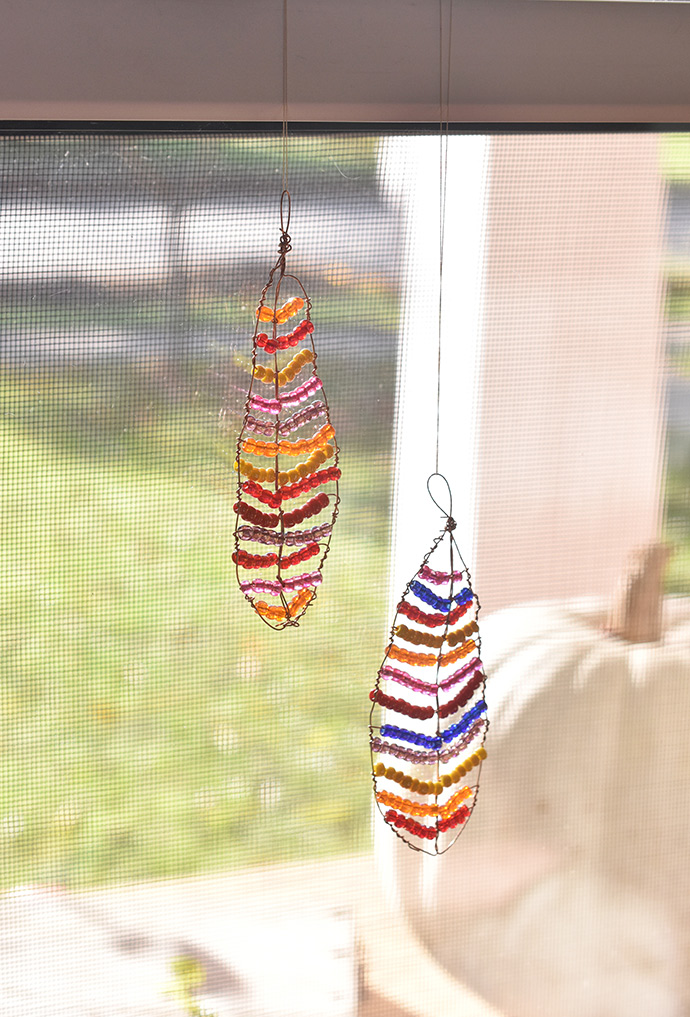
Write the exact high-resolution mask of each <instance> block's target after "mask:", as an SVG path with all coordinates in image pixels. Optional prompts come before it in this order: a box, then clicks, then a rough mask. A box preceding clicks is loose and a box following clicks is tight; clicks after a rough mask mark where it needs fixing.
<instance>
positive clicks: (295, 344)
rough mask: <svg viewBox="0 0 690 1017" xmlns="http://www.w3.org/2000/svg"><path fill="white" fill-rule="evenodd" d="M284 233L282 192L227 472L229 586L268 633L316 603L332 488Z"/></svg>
mask: <svg viewBox="0 0 690 1017" xmlns="http://www.w3.org/2000/svg"><path fill="white" fill-rule="evenodd" d="M289 225H290V193H289V191H287V190H285V191H283V194H282V196H281V202H280V227H281V237H280V244H279V247H278V251H279V254H278V260H277V261H276V263H275V265H274V266H273V268H272V269H271V271H270V273H269V276H268V282H267V283H266V285H265V286H264V288H263V290H262V292H261V298H260V300H259V306H258V307H257V309H256V325H255V328H254V335H253V337H252V371H251V381H250V384H249V391H248V392H247V400H246V403H245V412H244V420H243V423H242V429H241V431H240V434H239V437H238V439H237V459H236V463H235V465H236V468H237V471H238V487H237V502H236V503H235V512H236V513H237V520H236V523H235V552H234V554H233V556H232V557H233V561H234V562H235V569H236V572H237V581H238V583H239V585H240V589H241V590H242V592H243V593H244V595H245V597H246V598H247V600H248V601H249V603H250V604H251V605H252V607H253V608H254V610H255V611H256V613H257V614H258V615H259V617H260V618H262V619H263V621H264V622H266V624H267V625H269V626H270V627H271V628H274V629H283V628H286V627H287V626H295V625H297V624H298V623H299V620H300V619H301V617H302V616H303V615H304V612H305V611H306V610H307V608H308V607H309V605H310V604H311V603H313V601H314V599H315V597H316V589H317V587H318V586H319V585H320V583H321V579H322V577H321V570H322V568H323V564H324V561H325V559H326V555H327V554H328V549H329V546H330V540H331V533H332V531H333V525H334V523H335V520H336V517H337V515H338V503H339V499H338V480H339V479H340V470H339V468H338V446H337V444H336V441H335V431H334V430H333V426H332V424H331V421H330V415H329V409H328V402H327V400H326V397H325V394H324V391H323V386H322V384H321V379H320V378H319V376H318V374H317V371H316V350H315V348H314V341H313V332H314V326H313V324H312V321H311V301H310V300H309V297H308V295H307V292H306V290H305V288H304V286H303V285H302V283H301V282H300V280H299V279H298V278H297V276H296V275H291V274H289V273H288V272H287V271H286V258H287V254H288V252H289V251H290V249H291V243H290V235H289V233H288V229H289ZM286 297H287V299H285V298H286ZM260 506H261V507H260ZM311 521H313V522H314V525H311V526H310V525H309V522H311ZM305 524H306V525H305ZM265 597H268V598H269V599H268V600H266V599H264V598H265Z"/></svg>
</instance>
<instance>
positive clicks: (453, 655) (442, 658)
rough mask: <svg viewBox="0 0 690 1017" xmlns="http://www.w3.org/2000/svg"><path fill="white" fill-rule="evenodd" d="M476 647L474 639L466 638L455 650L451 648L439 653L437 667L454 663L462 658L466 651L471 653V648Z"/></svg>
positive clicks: (474, 648)
mask: <svg viewBox="0 0 690 1017" xmlns="http://www.w3.org/2000/svg"><path fill="white" fill-rule="evenodd" d="M476 649H477V644H476V643H475V641H474V639H470V640H468V641H467V642H466V643H463V644H462V646H459V647H458V648H457V650H451V651H450V653H441V654H439V658H438V663H439V667H447V666H448V665H449V664H455V662H456V661H458V660H462V658H463V657H466V656H467V654H468V653H472V651H473V650H476Z"/></svg>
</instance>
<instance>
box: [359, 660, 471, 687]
mask: <svg viewBox="0 0 690 1017" xmlns="http://www.w3.org/2000/svg"><path fill="white" fill-rule="evenodd" d="M481 666H482V662H481V660H480V659H479V657H475V659H474V660H471V661H470V663H469V664H465V665H464V666H463V667H461V668H460V670H459V671H454V672H453V674H451V675H449V676H448V678H444V679H443V681H442V682H439V683H438V684H437V683H436V682H423V681H422V680H421V678H413V677H412V675H411V674H408V673H407V671H400V670H398V668H396V667H387V666H386V667H382V668H381V669H380V671H379V675H380V676H381V678H387V679H389V680H390V681H394V682H398V684H399V685H406V686H407V688H408V689H414V691H415V692H421V693H423V694H424V695H427V696H435V695H436V693H437V692H438V691H439V690H440V689H449V688H452V687H453V685H457V684H458V682H461V681H463V680H464V679H465V678H466V677H467V675H468V674H471V673H472V672H473V671H477V670H479V668H481ZM482 677H483V676H482Z"/></svg>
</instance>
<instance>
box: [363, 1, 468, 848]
mask: <svg viewBox="0 0 690 1017" xmlns="http://www.w3.org/2000/svg"><path fill="white" fill-rule="evenodd" d="M443 3H444V0H439V27H440V34H439V71H440V87H439V114H440V118H439V119H440V123H439V137H440V143H441V148H440V203H439V218H440V222H439V226H440V230H439V241H440V245H439V246H440V251H439V255H440V262H439V263H440V271H439V313H438V362H437V388H436V466H435V471H434V473H432V475H431V477H429V480H428V481H427V490H428V492H429V495H430V497H431V499H432V501H433V502H434V504H435V505H436V507H437V508H439V509H440V510H441V512H443V515H444V516H445V517H446V523H445V526H444V528H443V530H442V531H441V533H440V534H439V535H438V537H436V539H435V540H434V542H433V544H432V545H431V547H430V549H429V551H428V552H427V554H426V555H425V556H424V559H423V561H422V564H421V565H420V567H419V569H418V570H417V572H416V573H415V575H414V577H413V578H412V579H411V580H410V582H409V583H408V584H407V586H406V587H405V589H404V591H403V594H402V597H401V599H400V602H399V603H398V606H397V610H396V614H395V618H394V620H393V625H392V628H391V636H390V643H389V645H388V647H387V649H386V652H385V656H384V658H383V662H382V664H381V667H380V668H379V672H378V675H377V678H376V683H375V685H374V688H373V689H372V691H371V693H370V694H369V697H370V699H371V700H372V707H371V713H370V718H369V738H370V747H371V767H372V779H373V783H374V798H375V801H376V805H377V807H378V809H379V811H380V812H381V814H382V815H383V818H384V819H385V821H386V823H388V825H389V826H391V827H392V828H393V830H394V831H395V833H396V834H397V835H398V836H399V837H400V838H401V839H402V840H404V841H405V843H406V844H408V845H409V846H410V847H412V848H414V849H415V850H417V851H423V852H424V853H425V854H431V855H440V854H443V852H444V851H447V850H448V848H449V847H451V846H452V845H453V844H454V843H455V841H456V840H457V838H458V836H459V835H460V833H461V832H462V830H463V829H464V826H465V824H466V823H467V820H468V819H469V817H470V816H471V814H472V811H473V809H474V806H475V803H476V800H477V792H478V788H479V774H480V772H481V766H482V761H483V760H484V758H485V757H486V751H485V749H484V738H485V736H486V731H487V728H488V720H487V716H486V701H485V698H484V682H485V675H484V672H483V668H482V662H481V658H480V640H479V626H478V624H477V615H478V612H479V601H478V600H477V597H476V596H475V594H474V592H473V590H472V584H471V581H470V574H469V572H468V570H467V566H466V565H465V562H464V561H463V559H462V556H461V554H460V550H459V548H458V545H457V543H456V541H455V537H454V536H453V531H454V530H455V520H454V519H453V503H452V497H451V492H450V485H449V484H448V481H447V480H446V479H445V477H443V475H442V474H440V473H439V446H440V419H441V413H440V408H441V377H442V374H441V351H442V344H441V332H442V330H441V323H442V313H441V312H442V307H441V305H442V300H443V251H444V231H445V218H446V184H447V167H448V119H449V118H448V110H449V92H450V64H451V32H452V12H453V0H449V20H448V40H447V41H448V50H447V55H446V84H445V109H444V95H443V64H444V46H443V35H444V32H443V22H444V16H443ZM433 477H440V478H441V479H442V480H444V481H445V483H446V486H447V487H448V498H449V508H448V511H447V512H445V511H444V510H443V509H442V508H441V506H440V505H439V504H438V502H437V501H436V499H435V498H434V496H433V495H432V493H431V487H430V483H431V480H432V479H433Z"/></svg>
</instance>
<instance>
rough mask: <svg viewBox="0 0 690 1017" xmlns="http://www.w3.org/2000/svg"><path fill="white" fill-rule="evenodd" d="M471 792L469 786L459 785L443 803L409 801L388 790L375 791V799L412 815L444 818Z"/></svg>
mask: <svg viewBox="0 0 690 1017" xmlns="http://www.w3.org/2000/svg"><path fill="white" fill-rule="evenodd" d="M471 794H472V789H471V788H469V787H461V788H460V790H459V791H456V792H455V794H454V795H453V797H452V798H449V799H448V801H447V802H446V804H445V805H428V804H427V803H426V802H411V801H410V799H409V798H400V797H399V796H398V795H394V794H391V793H390V791H377V792H376V801H377V802H381V804H382V805H392V806H393V808H394V809H400V810H401V811H402V812H408V813H409V814H410V815H412V816H441V818H443V819H446V818H447V817H448V816H450V815H452V813H453V812H454V811H455V809H456V808H457V806H458V805H460V803H461V802H464V801H466V800H467V799H468V798H469V797H470V796H471Z"/></svg>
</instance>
